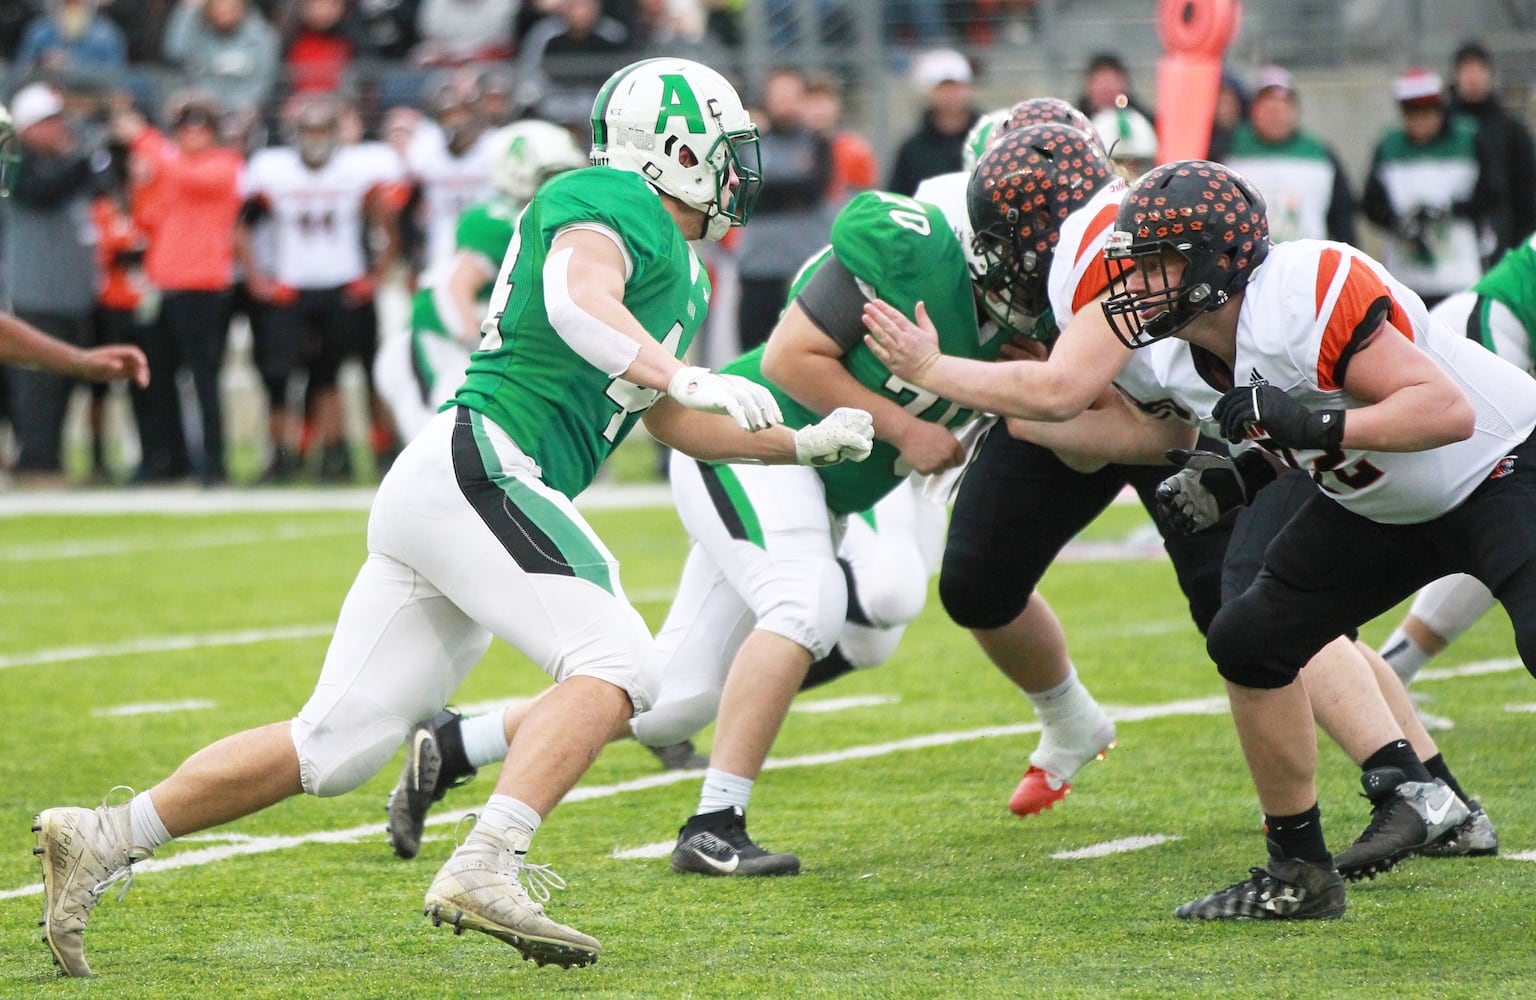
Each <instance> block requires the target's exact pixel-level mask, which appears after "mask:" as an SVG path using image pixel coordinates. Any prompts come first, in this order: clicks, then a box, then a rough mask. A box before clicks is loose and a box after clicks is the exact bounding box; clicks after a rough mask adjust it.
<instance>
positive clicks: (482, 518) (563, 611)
mask: <svg viewBox="0 0 1536 1000" xmlns="http://www.w3.org/2000/svg"><path fill="white" fill-rule="evenodd" d="M593 125H594V133H595V135H596V140H595V143H594V149H593V158H594V160H597V161H598V163H597V164H596V165H594V166H593V167H590V168H587V169H583V170H574V171H568V172H567V173H565V174H563V175H561V176H560V177H558V178H556V179H555V180H553V181H551V182H550V183H549V184H546V185H545V186H544V187H543V188H542V189H541V190H540V191H539V193H538V195H536V196H535V198H534V201H533V203H532V204H531V205H530V206H529V207H528V209H527V210H526V211H525V212H524V214H523V216H522V220H521V224H520V226H519V232H518V238H517V240H516V241H515V246H514V249H513V250H512V252H509V253H508V254H507V257H506V260H505V261H504V263H503V265H502V269H501V274H500V276H499V278H498V291H497V294H496V298H495V299H494V301H493V306H492V314H491V316H490V318H489V319H488V320H487V321H486V330H487V336H486V342H485V344H484V349H483V350H481V351H480V352H478V353H477V354H476V355H475V361H474V363H473V364H472V365H471V367H470V370H469V371H468V372H467V373H466V377H465V382H464V385H463V386H462V387H461V389H460V391H459V393H458V395H457V396H456V397H455V399H456V404H457V405H456V406H455V407H454V408H453V409H451V410H446V411H445V412H443V413H441V414H439V415H438V417H437V419H436V420H434V421H433V423H432V425H431V426H429V427H428V428H427V430H426V431H424V432H423V433H422V434H421V435H419V436H418V437H417V438H416V439H415V440H414V441H412V442H411V443H410V444H409V445H407V446H406V448H405V450H404V451H403V452H402V453H401V455H400V457H399V459H398V461H396V463H395V464H394V466H393V467H392V468H391V469H390V471H389V473H388V474H387V475H386V476H385V478H384V482H383V483H382V484H381V485H380V487H379V490H378V494H377V496H376V498H375V500H374V504H373V509H372V512H371V514H370V516H369V527H368V549H369V552H368V558H367V561H366V562H365V563H364V564H363V567H362V569H361V570H360V571H359V572H358V576H357V579H356V581H355V582H354V583H353V585H352V589H351V591H350V592H349V593H348V595H347V598H346V601H345V602H344V603H343V605H342V609H341V614H340V617H339V618H338V620H337V623H336V629H335V633H334V635H333V637H332V640H331V644H330V648H329V650H328V652H327V654H326V660H325V665H324V666H323V667H322V669H321V673H320V679H319V682H318V684H317V686H316V688H315V691H314V693H313V694H312V695H311V697H310V700H309V702H308V703H307V704H306V705H305V706H304V708H303V709H301V710H300V711H299V713H298V715H297V717H296V718H294V719H292V720H289V721H283V722H278V723H274V724H272V725H269V726H263V727H260V728H257V729H252V730H248V731H246V732H243V733H238V734H236V735H233V736H230V737H227V738H226V739H223V740H221V741H219V742H217V743H215V744H213V745H212V746H209V747H207V748H205V749H203V750H201V751H199V752H198V753H196V754H194V755H193V756H192V757H190V758H189V759H188V760H187V761H186V762H185V763H184V764H182V766H181V767H180V768H179V769H177V771H176V772H175V773H173V774H172V775H171V776H169V777H168V778H166V779H165V780H163V781H161V782H159V783H157V784H156V785H155V786H154V787H152V788H151V789H149V791H147V792H144V793H141V794H138V795H136V796H134V797H133V799H132V800H131V801H129V802H126V803H123V804H122V805H119V806H107V805H105V804H103V805H102V806H101V807H100V808H97V809H84V808H68V807H61V808H53V809H48V810H45V811H43V812H42V813H40V814H39V815H38V817H37V821H36V824H35V827H34V829H35V830H36V832H37V835H38V847H37V853H38V855H39V857H40V858H41V862H42V866H43V887H44V918H43V928H44V932H43V936H44V940H45V941H46V942H47V944H48V946H49V948H50V950H51V951H52V953H53V956H54V958H55V960H56V961H58V962H59V964H60V965H61V967H62V968H63V969H64V971H65V973H66V974H68V975H72V976H84V975H89V974H90V971H91V970H90V966H89V964H88V963H87V962H86V960H85V953H84V932H85V927H86V922H87V920H88V918H89V916H90V913H91V911H92V909H93V908H94V907H95V905H96V903H97V902H98V899H99V896H100V893H101V891H102V887H103V886H104V885H106V884H108V882H109V881H115V880H116V879H117V878H119V877H126V876H127V875H128V874H130V873H131V871H132V868H131V866H132V864H133V863H134V862H135V861H138V860H142V859H144V858H146V857H148V856H150V854H151V853H152V852H153V851H154V849H155V848H156V847H158V846H159V845H161V844H164V843H166V842H167V841H169V840H170V839H172V837H174V836H179V835H184V834H188V833H191V832H193V831H196V830H201V829H205V828H207V827H210V826H216V825H219V824H222V823H227V822H230V821H232V820H235V819H239V818H241V817H243V816H247V815H250V814H251V813H254V812H256V811H258V810H261V809H264V808H266V807H267V806H270V805H273V804H274V803H277V802H279V801H281V800H283V799H286V798H289V797H290V796H294V795H298V794H301V793H308V794H311V795H317V796H329V795H338V794H341V793H343V792H346V791H349V790H351V789H353V788H356V787H357V786H359V785H361V784H362V783H363V782H365V781H366V780H368V778H369V777H371V776H372V775H373V774H374V773H375V772H377V771H378V770H379V769H380V768H381V767H383V766H384V765H385V763H387V762H388V760H389V759H390V757H391V755H393V754H394V752H395V750H396V749H397V748H398V747H399V745H400V742H401V740H403V739H404V738H405V735H406V733H408V732H409V731H410V730H411V728H412V727H413V726H414V725H415V724H416V723H417V722H419V721H421V720H422V719H426V718H429V717H431V716H432V715H433V714H434V713H436V712H437V711H438V710H439V709H441V708H442V707H443V705H444V704H445V703H446V702H447V700H448V698H449V697H450V696H451V695H452V693H453V692H454V691H455V690H456V689H457V688H458V686H459V685H460V683H461V682H462V681H463V679H464V678H465V676H466V675H467V674H468V673H469V671H470V670H471V669H472V668H473V667H474V665H475V664H476V662H477V661H478V660H479V659H480V658H481V655H482V654H483V653H484V651H485V649H486V647H487V646H488V645H489V643H490V639H491V636H492V634H493V633H494V634H496V635H498V636H500V637H501V638H502V639H503V640H504V641H506V642H508V643H509V644H510V645H512V646H514V647H515V648H517V649H519V650H521V651H522V652H523V653H524V654H525V655H526V656H527V657H528V658H529V659H530V660H531V661H533V662H534V663H537V664H539V665H540V666H541V667H543V668H544V669H545V670H546V671H547V672H548V673H549V674H550V675H551V676H552V677H553V678H554V679H555V680H556V681H557V682H558V684H557V685H556V687H555V689H554V691H553V692H551V693H550V694H549V695H547V696H546V697H544V698H542V699H540V702H539V704H538V705H537V706H536V708H535V710H534V711H533V712H532V713H530V715H529V717H528V718H527V719H526V720H525V721H524V724H523V726H522V728H521V729H520V730H519V732H518V738H517V739H516V740H515V741H514V742H513V743H512V745H511V746H510V747H509V748H508V752H507V756H506V763H505V766H504V767H503V768H502V771H501V776H500V778H499V779H498V781H497V785H496V789H495V792H494V794H493V795H492V796H491V798H490V801H489V802H488V803H487V804H486V806H485V808H484V809H483V810H481V811H480V813H479V819H478V821H477V822H476V824H475V826H474V829H473V830H472V831H470V832H469V834H468V835H467V836H466V838H465V840H464V842H463V843H462V844H460V845H459V847H458V848H457V849H456V850H455V851H454V852H453V854H452V855H451V856H450V857H449V858H448V860H447V862H446V863H445V864H444V865H443V867H442V868H441V869H440V870H439V871H438V873H437V876H436V877H435V878H434V879H433V881H432V885H431V887H430V888H429V889H428V891H427V896H426V907H425V910H424V912H425V914H426V915H427V916H428V917H430V918H431V920H432V922H433V923H434V924H441V925H449V926H451V927H453V928H454V929H455V930H456V931H463V930H466V929H468V930H476V931H481V932H483V933H486V934H489V935H491V936H493V937H495V938H497V939H499V940H501V941H505V942H506V943H508V944H510V945H512V946H513V947H514V948H516V949H518V951H519V952H521V953H522V954H523V955H524V956H525V957H527V958H529V959H531V960H533V961H534V962H537V963H539V964H544V963H547V962H554V963H556V964H559V965H563V966H579V965H589V964H591V963H592V962H594V961H596V960H597V957H598V954H599V951H600V949H601V946H600V945H599V943H598V942H597V941H596V940H595V939H594V938H592V937H590V936H588V935H586V934H583V933H581V932H580V931H578V930H575V929H574V928H571V927H568V926H566V925H564V924H560V923H557V922H555V921H554V920H552V919H550V918H549V917H548V916H547V915H546V913H545V911H544V908H543V906H542V905H541V904H540V903H539V902H538V901H536V899H535V898H534V896H538V897H539V898H542V899H547V898H548V891H547V890H548V888H549V887H550V886H556V887H558V886H563V884H564V883H563V882H562V881H561V880H560V879H559V878H558V877H557V876H553V875H552V873H551V872H550V871H549V869H548V868H547V867H546V866H542V865H530V864H528V863H527V861H526V855H527V852H528V849H529V844H530V842H531V841H532V839H533V837H534V835H535V833H536V831H537V829H538V827H539V825H540V824H541V822H542V821H543V818H544V817H545V816H547V815H548V814H549V812H550V810H552V809H553V808H554V807H555V805H556V804H557V803H558V802H559V801H560V800H561V799H562V798H563V797H564V796H565V794H566V793H567V792H568V791H569V790H570V789H571V788H572V787H573V786H574V785H575V783H576V781H577V780H579V779H580V777H581V775H582V774H583V773H584V772H585V771H586V769H587V767H588V765H589V764H590V763H591V761H592V760H593V759H594V758H595V757H596V756H597V753H598V751H599V750H600V749H601V748H602V746H603V745H604V744H605V743H606V742H607V741H608V740H609V738H610V737H611V736H612V735H613V734H614V733H616V732H620V731H622V730H623V729H624V728H626V727H627V726H628V720H629V718H630V717H631V716H632V715H634V714H635V713H636V712H640V711H644V710H645V709H646V708H647V707H649V705H650V704H651V701H652V700H653V699H654V698H655V695H656V689H657V680H658V678H657V666H658V664H657V663H656V661H655V650H654V645H653V643H652V641H651V636H650V632H649V630H648V629H647V628H646V625H645V622H644V620H643V619H642V618H641V617H640V614H639V613H638V612H637V611H635V609H634V608H633V607H632V606H631V605H630V603H629V601H628V600H627V599H626V597H625V595H624V589H623V587H622V585H621V583H620V581H619V574H618V565H617V563H616V562H615V560H614V559H613V557H612V555H611V554H610V553H609V552H608V549H607V547H606V546H605V545H604V544H603V542H602V540H601V539H600V538H598V537H597V535H596V534H595V533H594V532H593V531H592V529H591V528H590V526H588V524H587V523H586V520H585V519H584V518H583V517H582V516H581V514H580V513H579V512H578V511H577V510H576V508H575V507H574V506H573V504H572V502H571V500H572V498H573V497H574V496H576V495H577V494H579V493H580V492H581V491H582V490H583V489H585V488H586V486H588V485H589V484H590V483H591V481H592V479H593V477H594V476H595V475H596V472H597V469H598V467H599V466H600V465H601V463H602V461H603V460H604V459H605V458H606V457H607V456H608V454H609V453H610V452H611V451H612V449H613V448H614V447H615V446H616V445H617V444H618V443H619V442H620V441H622V440H623V438H624V436H625V434H626V433H627V432H628V431H629V430H630V429H631V428H632V427H633V426H634V425H635V424H636V423H637V422H638V421H639V420H640V419H641V418H642V417H644V418H645V419H646V422H647V426H648V428H649V429H650V431H651V432H652V433H653V434H655V435H656V436H657V437H659V438H660V439H662V440H664V441H666V442H668V443H669V444H670V445H672V446H673V447H674V448H676V449H679V450H680V451H683V452H686V453H689V454H694V455H698V456H699V457H701V458H710V459H720V460H726V459H730V458H734V457H740V458H748V459H753V460H756V461H761V462H764V463H797V462H798V463H805V464H812V465H827V464H832V463H836V462H838V461H841V460H844V459H849V458H852V459H858V458H861V457H862V456H866V455H868V454H869V451H870V447H871V436H870V417H869V414H867V413H863V412H859V411H852V410H839V411H836V412H834V413H832V414H829V415H828V416H827V417H826V418H825V419H823V420H822V421H820V422H818V423H815V424H812V425H809V426H807V427H804V428H802V429H800V430H798V431H791V430H789V429H788V428H786V427H783V426H776V425H778V424H779V422H780V419H781V415H780V412H779V408H778V406H777V405H776V402H775V400H774V399H773V397H772V396H771V395H770V394H769V393H768V392H767V391H766V390H765V389H763V388H762V387H761V386H758V385H756V384H754V383H751V382H749V381H748V380H746V379H741V378H735V377H731V376H728V375H722V374H718V373H715V372H710V371H707V370H704V369H700V368H692V367H688V366H686V365H685V364H684V363H683V362H682V361H681V360H680V358H681V356H682V355H683V353H684V352H685V351H686V350H687V348H688V346H689V343H690V342H691V340H692V338H693V336H694V334H695V333H696V332H697V331H698V329H699V326H700V325H701V324H702V322H703V320H704V313H705V307H706V306H707V303H708V300H709V278H708V275H707V274H706V272H705V271H704V268H703V266H702V263H701V262H700V260H699V258H698V255H697V253H695V252H694V251H693V250H692V249H691V248H690V247H689V246H688V240H691V239H701V238H708V239H719V238H720V237H721V236H723V235H724V234H725V233H726V232H727V231H728V230H729V229H730V228H731V227H732V226H734V225H739V224H741V223H744V222H745V221H746V220H747V218H748V216H749V215H750V213H751V210H752V206H753V202H754V200H755V195H756V191H757V188H758V185H759V184H760V183H761V178H760V175H759V174H758V173H757V171H756V169H755V166H756V157H755V147H756V136H757V131H756V128H755V126H754V125H753V124H752V122H751V120H750V118H749V117H748V115H747V112H746V110H745V108H744V107H743V106H742V103H741V100H740V98H739V97H738V96H737V94H736V92H735V90H734V89H733V88H732V87H731V85H730V84H729V83H728V82H727V81H726V80H725V78H724V77H722V76H720V74H718V73H716V72H714V71H713V70H711V69H709V68H707V67H705V66H702V65H700V64H698V63H695V62H692V61H689V60H684V59H652V60H644V61H641V62H639V63H635V64H632V65H630V66H627V67H625V68H624V69H621V70H620V71H619V72H618V73H616V74H615V75H614V76H613V77H612V78H611V79H610V80H609V81H608V83H607V84H606V85H605V86H604V87H603V89H602V91H601V92H600V93H599V96H598V99H597V103H596V105H595V106H594V109H593ZM513 344H515V345H516V351H513V350H512V349H511V345H513ZM525 879H526V881H525ZM530 890H531V891H532V893H533V895H530Z"/></svg>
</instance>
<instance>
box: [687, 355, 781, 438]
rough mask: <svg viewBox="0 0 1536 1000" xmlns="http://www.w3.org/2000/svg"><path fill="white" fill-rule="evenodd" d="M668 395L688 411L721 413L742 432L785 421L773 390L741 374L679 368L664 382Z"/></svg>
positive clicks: (761, 428)
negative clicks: (734, 422) (668, 380)
mask: <svg viewBox="0 0 1536 1000" xmlns="http://www.w3.org/2000/svg"><path fill="white" fill-rule="evenodd" d="M667 395H668V396H671V397H672V398H673V399H675V400H677V401H678V402H679V403H682V404H683V405H684V406H686V407H688V409H690V410H699V411H701V412H703V413H721V414H724V415H725V416H728V417H730V418H731V419H732V420H734V421H736V426H738V427H740V428H741V429H742V430H745V431H760V430H763V429H764V428H766V427H772V426H773V425H774V424H781V423H783V422H784V414H782V413H780V412H779V402H778V400H776V399H774V398H773V393H771V392H769V391H768V388H767V387H766V386H762V385H759V384H757V383H756V382H754V381H752V380H751V379H746V378H742V377H741V376H740V375H721V374H719V373H718V372H712V371H710V370H709V369H708V368H679V369H678V370H677V374H675V375H673V376H672V381H671V382H670V383H668V385H667Z"/></svg>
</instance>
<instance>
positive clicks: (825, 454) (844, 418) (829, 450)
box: [795, 406, 875, 466]
mask: <svg viewBox="0 0 1536 1000" xmlns="http://www.w3.org/2000/svg"><path fill="white" fill-rule="evenodd" d="M874 446H875V421H874V418H873V417H871V416H870V415H869V414H868V413H866V412H865V411H863V410H855V409H854V408H853V407H851V406H839V407H838V408H837V409H835V410H833V411H832V412H831V413H829V414H827V415H826V416H825V417H822V418H821V422H820V423H816V424H811V425H810V426H809V427H802V428H800V429H799V430H797V431H795V461H797V462H799V463H800V464H801V465H816V466H822V465H836V464H837V463H838V462H862V461H864V460H865V459H866V458H868V457H869V452H870V449H871V448H873V447H874Z"/></svg>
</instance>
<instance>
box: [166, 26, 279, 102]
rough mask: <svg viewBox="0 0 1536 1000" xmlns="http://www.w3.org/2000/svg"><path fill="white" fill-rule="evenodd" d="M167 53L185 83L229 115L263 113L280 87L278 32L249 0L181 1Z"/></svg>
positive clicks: (169, 31)
mask: <svg viewBox="0 0 1536 1000" xmlns="http://www.w3.org/2000/svg"><path fill="white" fill-rule="evenodd" d="M164 48H165V55H166V57H167V58H168V59H170V60H171V61H172V62H175V63H178V64H179V65H180V66H181V69H182V72H183V74H185V75H184V77H183V82H184V83H185V84H186V85H187V86H188V87H190V88H192V89H195V90H199V91H202V92H204V93H206V94H209V95H216V96H217V98H218V100H219V103H220V104H221V105H222V107H223V108H224V109H226V110H230V111H239V110H246V109H255V108H260V107H261V106H262V103H263V102H264V101H266V99H267V97H268V95H269V94H271V93H272V86H273V84H275V83H276V82H277V70H278V64H279V61H280V58H281V56H280V52H279V48H280V46H279V42H278V37H277V32H276V31H275V30H274V29H273V27H272V26H271V25H270V24H268V23H267V21H266V19H265V18H263V17H262V16H261V12H260V11H259V10H256V9H254V8H252V7H251V6H250V4H249V3H248V2H247V0H181V2H180V3H178V4H177V5H176V10H175V12H174V13H173V14H172V15H171V22H170V24H169V25H167V26H166V29H165V46H164Z"/></svg>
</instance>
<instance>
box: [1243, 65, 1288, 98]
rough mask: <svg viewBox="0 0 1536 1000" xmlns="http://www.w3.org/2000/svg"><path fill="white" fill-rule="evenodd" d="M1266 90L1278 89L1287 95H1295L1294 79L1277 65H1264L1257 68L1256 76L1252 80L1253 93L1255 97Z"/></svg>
mask: <svg viewBox="0 0 1536 1000" xmlns="http://www.w3.org/2000/svg"><path fill="white" fill-rule="evenodd" d="M1266 90H1278V91H1280V92H1282V93H1284V94H1285V95H1286V96H1288V97H1291V96H1295V94H1296V79H1295V78H1294V77H1293V76H1291V74H1290V73H1289V72H1287V71H1286V70H1284V69H1282V68H1281V67H1279V66H1265V67H1264V68H1263V69H1261V70H1259V75H1258V78H1257V79H1255V81H1254V84H1253V94H1254V96H1255V97H1257V96H1258V95H1260V94H1262V93H1264V91H1266Z"/></svg>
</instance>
